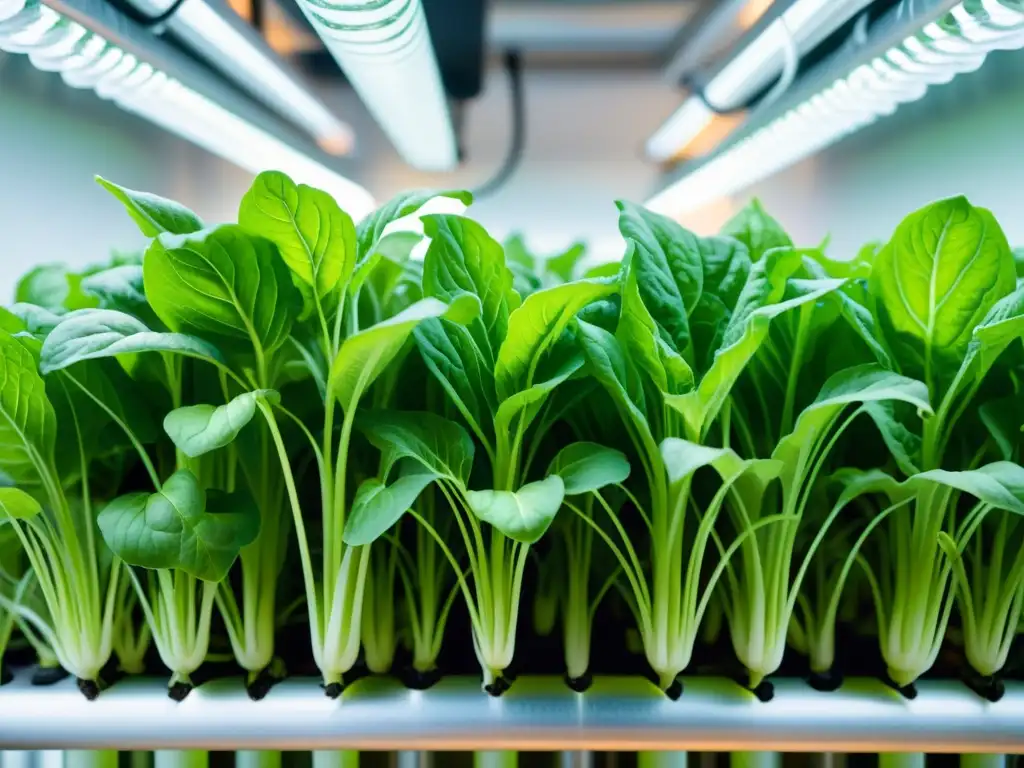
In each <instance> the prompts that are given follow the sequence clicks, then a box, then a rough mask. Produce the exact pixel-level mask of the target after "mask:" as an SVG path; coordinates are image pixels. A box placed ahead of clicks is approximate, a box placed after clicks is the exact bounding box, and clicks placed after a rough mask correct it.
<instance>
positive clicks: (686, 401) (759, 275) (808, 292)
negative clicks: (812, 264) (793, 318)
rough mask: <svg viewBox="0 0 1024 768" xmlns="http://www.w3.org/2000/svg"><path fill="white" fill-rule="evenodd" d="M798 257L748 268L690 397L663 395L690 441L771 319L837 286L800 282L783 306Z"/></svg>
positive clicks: (778, 255)
mask: <svg viewBox="0 0 1024 768" xmlns="http://www.w3.org/2000/svg"><path fill="white" fill-rule="evenodd" d="M801 263H802V259H801V255H800V253H799V252H798V251H795V250H793V249H786V248H780V249H775V250H772V251H770V252H769V253H768V254H767V255H766V256H765V258H763V259H761V260H760V261H757V262H755V263H754V265H753V267H752V268H751V271H750V275H749V276H748V278H747V282H746V284H745V285H744V287H743V291H742V292H741V293H740V296H739V299H738V300H737V304H736V307H735V310H734V312H733V314H732V317H731V318H730V320H729V324H728V325H727V326H726V328H725V330H724V332H723V333H722V342H721V347H720V348H719V349H718V350H716V351H715V356H714V361H713V362H712V364H711V367H710V368H709V369H708V371H707V373H705V374H704V376H703V377H702V378H701V380H700V382H699V384H698V385H697V388H696V389H695V390H694V391H693V392H687V393H685V394H676V395H666V397H665V402H666V404H667V405H669V406H671V407H673V408H675V409H676V410H678V411H679V412H680V413H681V414H682V415H683V418H684V420H685V422H686V425H687V430H688V433H689V434H690V435H691V436H693V437H702V436H703V435H704V434H705V433H706V430H707V428H708V427H709V426H710V424H711V423H712V422H713V421H714V418H715V417H716V416H717V415H718V411H719V410H720V409H721V407H722V404H723V403H724V402H725V399H726V398H727V397H728V395H729V392H730V391H731V390H732V387H733V384H735V382H736V379H737V378H738V377H739V375H740V374H741V373H742V372H743V370H744V368H745V367H746V365H747V363H748V361H749V360H750V358H752V357H753V356H754V354H755V353H756V352H757V350H758V348H759V347H760V346H761V343H762V342H763V341H764V339H765V337H766V336H767V334H768V330H769V327H770V324H771V321H772V319H773V318H775V317H777V316H779V315H781V314H783V313H784V312H788V311H790V310H792V309H795V308H797V307H800V306H802V305H803V304H806V303H808V302H815V301H818V300H819V299H821V298H822V297H823V296H826V295H827V294H828V293H830V292H831V291H834V290H836V289H837V288H839V287H840V286H841V285H842V284H843V281H842V280H805V281H802V286H801V290H800V291H799V292H798V293H797V295H795V296H793V297H792V298H789V299H785V300H783V296H784V295H785V292H786V288H787V286H788V284H789V278H790V277H791V276H792V275H793V273H794V272H795V271H796V270H797V269H798V268H799V267H800V265H801Z"/></svg>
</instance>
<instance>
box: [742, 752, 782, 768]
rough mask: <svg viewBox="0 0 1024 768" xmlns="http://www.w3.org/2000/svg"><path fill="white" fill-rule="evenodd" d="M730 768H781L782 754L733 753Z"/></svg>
mask: <svg viewBox="0 0 1024 768" xmlns="http://www.w3.org/2000/svg"><path fill="white" fill-rule="evenodd" d="M729 766H730V768H781V766H782V753H781V752H732V753H731V754H730V755H729Z"/></svg>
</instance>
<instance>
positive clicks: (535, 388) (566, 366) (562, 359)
mask: <svg viewBox="0 0 1024 768" xmlns="http://www.w3.org/2000/svg"><path fill="white" fill-rule="evenodd" d="M573 351H574V354H571V355H568V356H564V355H558V354H553V355H551V359H550V360H549V361H547V362H548V363H549V365H545V366H543V368H542V370H541V371H539V372H538V375H537V376H535V378H536V379H540V381H536V382H535V383H533V384H531V385H530V386H529V387H527V388H526V389H522V390H520V391H519V392H516V393H514V394H512V395H510V396H509V397H507V398H505V399H504V400H502V401H501V404H500V405H499V406H498V410H497V411H496V412H495V414H494V429H495V431H496V432H497V433H498V434H500V435H509V434H511V433H512V429H513V426H514V425H513V419H515V418H516V417H517V416H519V418H520V425H521V428H522V429H526V428H527V427H528V426H529V425H530V424H531V423H532V422H533V419H534V418H535V417H536V416H537V414H538V413H539V411H540V408H541V406H542V405H544V402H545V400H546V399H547V397H548V395H550V394H551V393H552V392H553V391H554V390H555V388H556V387H558V386H559V385H560V384H562V383H564V382H566V381H568V380H569V379H570V378H571V377H572V376H573V375H574V374H575V373H576V372H577V371H579V370H580V369H581V368H582V367H583V364H584V357H583V355H581V354H580V353H579V352H576V351H575V350H573Z"/></svg>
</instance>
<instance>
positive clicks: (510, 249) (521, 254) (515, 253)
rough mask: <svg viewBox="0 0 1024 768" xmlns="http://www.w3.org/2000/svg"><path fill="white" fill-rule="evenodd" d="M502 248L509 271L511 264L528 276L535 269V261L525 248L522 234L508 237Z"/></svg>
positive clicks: (517, 233)
mask: <svg viewBox="0 0 1024 768" xmlns="http://www.w3.org/2000/svg"><path fill="white" fill-rule="evenodd" d="M502 248H503V250H504V251H505V261H506V263H507V264H508V266H509V268H510V269H511V268H512V265H513V264H518V265H519V266H520V267H521V268H522V269H523V271H524V272H526V273H528V274H529V273H533V272H534V271H535V270H536V269H537V259H536V257H535V256H534V255H533V254H532V253H530V249H529V248H527V247H526V240H524V239H523V235H522V233H520V232H515V233H513V234H512V235H510V236H509V237H508V238H507V239H506V240H505V242H504V244H503V245H502ZM539 282H540V281H539V280H538V283H539Z"/></svg>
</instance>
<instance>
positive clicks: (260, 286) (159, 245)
mask: <svg viewBox="0 0 1024 768" xmlns="http://www.w3.org/2000/svg"><path fill="white" fill-rule="evenodd" d="M143 271H144V275H145V287H146V296H147V297H148V299H149V303H150V305H151V306H152V307H153V310H154V311H155V312H156V314H157V316H158V317H159V318H160V319H161V320H162V321H163V322H164V324H165V325H167V327H168V328H170V329H171V330H172V331H177V332H179V333H187V334H195V335H197V336H200V337H202V338H204V339H208V340H211V341H214V342H216V343H217V344H218V345H219V346H224V347H228V346H230V347H233V348H240V349H242V350H245V351H251V350H252V348H253V347H256V346H258V347H260V348H261V349H262V352H263V353H265V354H269V353H271V352H273V351H274V350H276V349H277V348H278V347H280V346H281V345H282V344H284V342H285V340H286V339H287V338H288V334H289V332H290V331H291V328H292V324H293V322H294V321H295V319H296V317H297V316H298V313H299V310H300V308H301V298H300V295H299V292H298V291H297V290H296V288H295V286H294V284H293V283H292V278H291V272H290V270H289V269H288V266H287V265H286V264H285V263H284V261H283V260H282V258H281V256H280V255H279V254H278V252H277V248H276V247H275V246H274V244H273V243H272V242H270V241H269V240H266V239H264V238H262V237H257V236H255V235H250V234H248V233H247V232H246V231H245V230H244V229H242V228H241V227H239V226H236V225H234V224H225V225H222V226H219V227H215V228H212V229H204V230H201V231H199V232H196V233H194V234H190V235H169V234H163V235H160V236H159V237H158V238H157V239H156V240H154V241H153V243H152V244H151V245H150V247H149V250H147V251H146V259H145V261H144V263H143Z"/></svg>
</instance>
